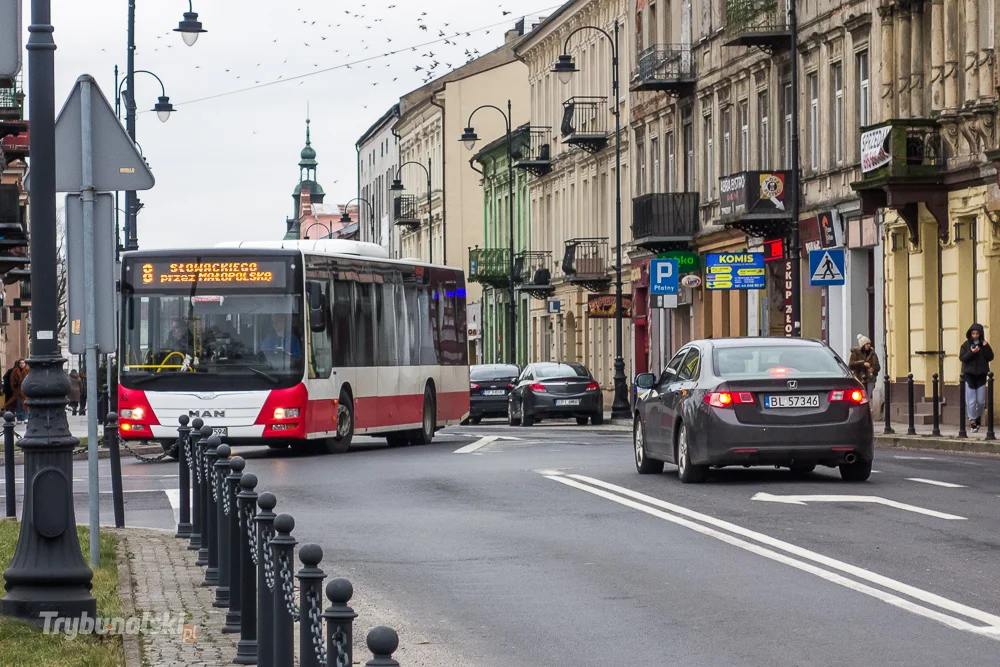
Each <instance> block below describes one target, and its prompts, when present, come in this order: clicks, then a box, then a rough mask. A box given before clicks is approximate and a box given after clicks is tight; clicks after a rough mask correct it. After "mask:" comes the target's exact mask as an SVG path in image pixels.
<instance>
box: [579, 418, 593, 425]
mask: <svg viewBox="0 0 1000 667" xmlns="http://www.w3.org/2000/svg"><path fill="white" fill-rule="evenodd" d="M588 421H590V418H589V417H577V418H576V425H577V426H586V425H587V422H588Z"/></svg>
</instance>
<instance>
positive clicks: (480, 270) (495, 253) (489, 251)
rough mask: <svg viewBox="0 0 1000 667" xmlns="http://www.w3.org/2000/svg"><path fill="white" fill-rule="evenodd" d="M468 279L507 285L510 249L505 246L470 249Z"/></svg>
mask: <svg viewBox="0 0 1000 667" xmlns="http://www.w3.org/2000/svg"><path fill="white" fill-rule="evenodd" d="M515 275H516V274H515ZM469 280H470V281H471V282H474V283H479V284H481V285H490V286H491V287H507V286H509V285H510V250H508V249H507V248H472V249H470V250H469Z"/></svg>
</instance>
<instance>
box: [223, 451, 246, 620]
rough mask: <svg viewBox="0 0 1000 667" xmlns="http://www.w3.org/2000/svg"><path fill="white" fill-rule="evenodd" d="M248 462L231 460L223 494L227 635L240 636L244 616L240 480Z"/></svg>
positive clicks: (239, 459)
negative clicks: (226, 551)
mask: <svg viewBox="0 0 1000 667" xmlns="http://www.w3.org/2000/svg"><path fill="white" fill-rule="evenodd" d="M245 467H246V462H245V461H244V460H243V457H241V456H234V457H233V458H231V459H229V476H228V477H226V483H225V485H224V486H223V490H222V492H223V494H225V497H226V503H225V507H226V510H225V511H226V520H227V521H226V523H227V525H228V529H229V540H228V541H229V611H228V612H226V627H224V628H223V629H222V632H224V633H227V634H239V632H240V629H241V627H242V626H241V623H240V618H241V616H242V614H243V604H242V603H243V600H242V595H241V592H242V590H241V583H242V582H241V579H240V552H241V549H240V546H241V545H242V544H243V542H242V541H241V539H240V534H241V533H240V513H239V507H240V506H239V499H238V498H239V494H240V478H241V477H243V469H244V468H245Z"/></svg>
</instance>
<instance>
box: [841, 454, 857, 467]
mask: <svg viewBox="0 0 1000 667" xmlns="http://www.w3.org/2000/svg"><path fill="white" fill-rule="evenodd" d="M857 460H858V455H857V454H855V453H854V452H851V453H850V454H848V455H847V456H845V457H844V462H845V463H847V464H848V465H850V464H851V463H854V462H856V461H857Z"/></svg>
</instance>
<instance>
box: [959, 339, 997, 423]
mask: <svg viewBox="0 0 1000 667" xmlns="http://www.w3.org/2000/svg"><path fill="white" fill-rule="evenodd" d="M958 358H959V360H960V361H961V362H962V373H963V374H964V375H965V408H966V411H967V413H968V417H969V429H970V430H971V431H972V432H973V433H977V432H978V431H979V427H980V425H981V424H980V422H981V420H982V418H983V409H984V408H985V407H986V375H987V374H988V373H989V372H990V362H991V361H993V348H992V347H990V344H989V343H987V342H986V339H985V334H984V332H983V325H982V324H978V323H976V324H973V325H972V326H971V327H969V330H968V331H967V332H966V333H965V342H964V343H962V349H961V351H960V352H959V354H958Z"/></svg>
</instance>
